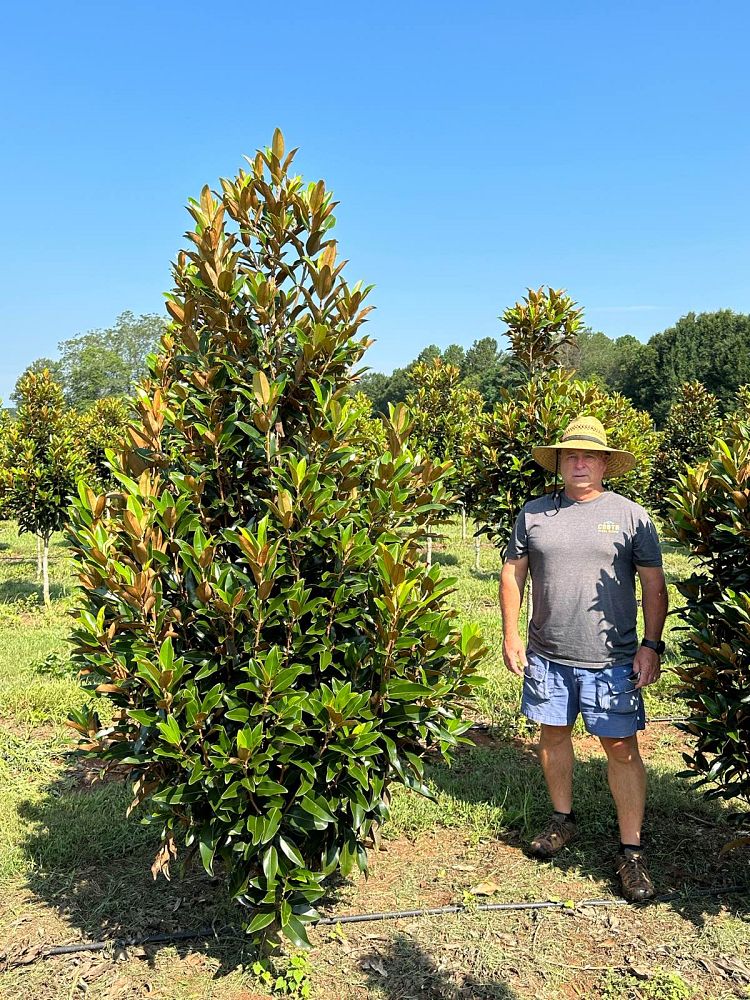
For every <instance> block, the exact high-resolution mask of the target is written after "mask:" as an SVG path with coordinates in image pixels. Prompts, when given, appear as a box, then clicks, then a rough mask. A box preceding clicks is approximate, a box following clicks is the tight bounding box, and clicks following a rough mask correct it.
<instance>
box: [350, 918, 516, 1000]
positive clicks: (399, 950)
mask: <svg viewBox="0 0 750 1000" xmlns="http://www.w3.org/2000/svg"><path fill="white" fill-rule="evenodd" d="M363 965H364V967H365V968H367V967H368V966H370V969H371V970H372V971H370V972H368V978H369V980H370V985H371V986H373V987H375V988H377V991H378V995H379V996H384V997H388V998H389V1000H403V998H405V997H416V996H422V997H426V998H427V997H429V998H430V1000H465V998H467V997H471V1000H518V994H517V993H516V992H515V991H514V990H512V989H511V988H510V986H508V985H507V984H506V983H503V982H500V981H498V980H494V979H493V980H487V979H477V978H475V977H474V976H464V975H462V974H459V975H451V974H450V973H449V972H448V971H446V970H445V969H444V968H442V967H441V966H439V965H438V964H437V963H436V962H435V960H434V959H433V958H432V956H431V955H429V954H427V952H425V951H424V950H423V949H422V948H421V947H420V945H419V944H418V943H417V942H416V941H412V940H411V938H409V937H408V936H407V935H406V934H403V933H399V934H396V935H395V936H394V937H393V939H392V940H390V941H389V942H388V944H387V945H386V947H385V948H384V949H382V950H379V951H377V952H373V953H372V954H370V955H367V956H365V958H364V963H363ZM383 973H386V975H385V976H384V975H383Z"/></svg>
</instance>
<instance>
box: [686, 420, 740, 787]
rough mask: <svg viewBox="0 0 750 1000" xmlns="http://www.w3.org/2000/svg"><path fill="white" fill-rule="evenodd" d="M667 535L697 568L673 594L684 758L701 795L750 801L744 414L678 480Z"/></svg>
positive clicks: (727, 427)
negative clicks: (681, 628)
mask: <svg viewBox="0 0 750 1000" xmlns="http://www.w3.org/2000/svg"><path fill="white" fill-rule="evenodd" d="M669 501H670V504H671V510H670V518H671V525H670V532H671V534H672V535H673V537H674V538H676V539H677V541H679V542H680V543H681V544H682V545H685V546H687V547H688V548H689V550H690V553H691V555H692V556H693V557H694V559H695V560H696V562H697V565H698V569H697V570H696V572H695V573H693V574H692V576H691V577H690V578H689V579H688V580H686V581H685V582H684V583H681V584H679V585H678V586H679V590H680V592H681V593H682V594H683V595H684V597H685V598H686V603H685V606H684V608H682V609H680V611H679V615H680V617H681V618H682V620H683V621H684V623H685V626H686V635H685V638H684V639H683V640H682V643H681V646H682V651H683V653H684V655H685V657H686V662H685V663H683V665H682V666H681V667H680V668H679V669H678V671H677V673H678V676H679V678H680V681H681V686H682V694H683V696H684V697H685V699H686V702H687V706H688V709H689V712H690V719H689V722H688V723H686V724H685V725H684V727H683V728H685V729H686V731H687V732H689V733H691V734H692V735H693V736H694V737H695V747H694V749H693V751H692V752H691V753H687V754H685V761H686V763H687V765H688V768H689V769H690V773H692V774H693V775H694V776H697V781H696V784H697V785H699V786H709V785H710V786H711V787H707V788H706V795H707V797H721V798H731V797H733V796H738V797H740V798H742V799H744V800H745V802H747V801H748V800H749V799H750V699H749V698H748V690H750V506H749V501H750V415H748V413H747V412H743V411H742V410H741V409H740V410H738V411H737V413H736V414H735V417H734V419H731V420H729V421H728V423H727V425H726V426H725V429H724V434H723V437H722V438H720V439H718V440H717V441H716V442H715V444H714V447H713V448H712V450H711V454H710V457H709V459H708V461H707V462H703V463H701V464H699V465H697V466H696V467H695V468H689V469H687V470H686V471H685V473H684V474H682V475H680V476H678V484H677V486H675V487H674V489H673V490H672V492H671V493H670V495H669Z"/></svg>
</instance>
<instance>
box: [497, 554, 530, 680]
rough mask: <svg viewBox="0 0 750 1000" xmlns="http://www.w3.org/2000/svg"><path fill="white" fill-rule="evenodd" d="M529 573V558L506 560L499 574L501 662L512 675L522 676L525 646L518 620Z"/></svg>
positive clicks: (524, 663)
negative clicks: (501, 627)
mask: <svg viewBox="0 0 750 1000" xmlns="http://www.w3.org/2000/svg"><path fill="white" fill-rule="evenodd" d="M528 571H529V558H528V556H524V557H523V559H508V561H507V562H506V563H505V564H504V566H503V568H502V571H501V573H500V611H501V612H502V616H503V660H504V661H505V666H506V667H507V668H508V670H510V672H511V673H512V674H517V675H518V676H519V677H520V676H522V675H523V669H524V667H525V666H526V644H525V643H524V642H523V640H522V639H521V636H520V635H519V634H518V618H519V615H520V613H521V601H522V600H523V590H524V586H525V584H526V574H527V573H528Z"/></svg>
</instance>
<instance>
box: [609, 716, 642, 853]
mask: <svg viewBox="0 0 750 1000" xmlns="http://www.w3.org/2000/svg"><path fill="white" fill-rule="evenodd" d="M599 739H600V741H601V744H602V746H603V747H604V751H605V753H606V754H607V777H608V779H609V788H610V791H611V792H612V798H613V799H614V800H615V806H616V808H617V822H618V823H619V826H620V840H621V841H622V843H623V844H632V845H634V846H635V845H638V846H640V843H641V827H642V826H643V812H644V809H645V806H646V768H645V767H644V766H643V761H642V760H641V755H640V752H639V750H638V737H637V736H635V735H633V736H624V737H622V738H619V739H618V738H613V737H610V736H600V737H599Z"/></svg>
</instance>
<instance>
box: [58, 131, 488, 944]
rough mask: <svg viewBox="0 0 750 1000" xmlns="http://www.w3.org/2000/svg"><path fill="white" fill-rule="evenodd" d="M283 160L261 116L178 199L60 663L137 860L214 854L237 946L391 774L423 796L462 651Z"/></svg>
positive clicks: (450, 739)
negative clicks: (163, 280) (77, 669)
mask: <svg viewBox="0 0 750 1000" xmlns="http://www.w3.org/2000/svg"><path fill="white" fill-rule="evenodd" d="M293 156H294V153H293V152H292V153H289V154H288V155H287V154H286V152H285V149H284V141H283V138H282V136H281V133H280V132H278V131H277V132H276V133H275V135H274V139H273V145H272V146H271V148H269V149H266V150H261V151H259V152H258V154H257V155H256V157H255V158H254V159H253V160H252V161H251V165H250V168H249V170H248V171H245V170H241V171H240V172H239V174H238V175H237V176H236V177H235V178H233V179H228V180H223V181H222V183H221V188H222V191H221V194H220V195H215V194H213V193H212V192H211V191H210V190H209V189H208V188H204V190H203V191H202V193H201V196H200V200H199V201H191V202H190V212H191V214H192V216H193V218H194V220H195V227H194V229H193V230H192V231H191V232H190V233H189V238H190V241H191V247H190V249H189V250H188V251H186V252H181V253H180V254H179V255H178V257H177V262H176V265H175V270H174V277H175V288H174V291H173V293H172V294H171V296H170V300H169V305H168V308H169V311H170V314H171V315H172V317H173V318H174V323H173V325H172V328H171V330H170V332H169V333H168V334H167V335H165V337H164V340H163V352H164V353H163V354H161V355H160V356H159V357H158V358H155V359H154V360H153V362H152V364H151V379H150V380H149V381H147V382H146V383H145V384H144V386H143V389H142V391H141V392H140V393H139V395H138V399H137V405H138V411H139V416H140V423H139V424H138V425H136V426H134V427H133V428H131V430H130V432H129V433H130V439H131V442H132V448H128V449H126V450H125V451H124V452H123V454H122V456H121V458H120V459H119V460H118V462H117V467H116V476H117V479H118V482H119V484H120V489H119V491H118V494H117V495H114V496H112V497H111V503H110V505H109V508H108V507H107V504H106V502H105V498H104V497H103V496H97V495H96V494H95V493H94V492H93V491H91V490H87V489H85V488H82V489H81V496H80V501H79V503H78V504H77V506H76V519H75V523H74V527H73V534H72V539H73V543H74V546H75V551H76V554H77V560H78V565H79V568H80V572H81V583H82V587H83V591H82V594H81V610H80V613H79V615H78V618H77V623H76V630H75V634H74V646H75V657H76V659H77V661H78V662H79V664H80V665H81V666H82V667H84V668H85V669H89V670H92V671H95V672H98V673H105V674H107V675H108V680H107V683H106V684H104V685H103V686H101V687H100V689H99V690H100V693H101V694H103V695H105V696H107V697H108V698H111V699H112V701H113V702H114V705H115V708H116V712H115V717H114V723H113V725H112V726H108V727H107V728H106V729H101V728H100V725H99V721H98V719H97V718H96V717H95V716H93V715H91V714H89V713H88V712H81V713H78V715H77V716H76V718H75V720H74V725H75V726H76V727H77V728H78V731H79V732H80V733H81V735H82V736H83V738H84V748H86V749H87V751H88V752H91V753H93V754H95V755H97V756H101V757H104V758H105V759H106V760H108V761H110V762H113V761H118V760H120V761H123V764H124V766H126V767H127V768H128V769H129V770H130V771H131V773H132V774H133V775H134V777H136V786H135V789H136V795H135V802H134V805H140V806H141V807H143V808H144V809H145V811H146V814H147V816H148V817H149V819H150V820H151V821H152V822H158V823H160V825H161V826H162V830H163V846H162V849H161V850H160V852H159V854H158V855H157V858H156V859H155V862H154V868H153V871H154V872H155V873H156V872H158V871H160V870H165V869H166V868H167V866H168V865H169V862H170V860H171V859H172V858H173V857H174V855H175V854H176V853H177V849H178V841H179V840H181V839H183V838H184V841H185V844H186V845H187V847H188V848H189V849H193V850H196V851H197V852H198V853H199V855H200V858H201V861H202V863H203V865H204V866H205V868H206V869H207V870H208V871H209V872H211V871H213V870H214V866H215V865H216V866H218V865H219V864H220V863H223V864H224V865H225V866H226V867H225V868H224V869H223V870H225V871H226V873H227V877H228V878H229V880H230V890H231V892H232V895H233V896H234V898H235V899H237V900H238V901H239V902H240V903H241V904H242V905H243V906H245V907H247V908H249V910H250V913H251V917H250V918H249V919H250V922H249V928H248V929H249V932H250V933H251V934H252V935H253V936H254V937H255V938H256V939H257V937H258V936H259V935H261V934H263V933H265V932H266V931H267V930H268V929H269V928H270V927H271V926H274V927H276V926H280V928H281V929H282V931H283V932H284V933H285V934H286V935H287V936H288V937H289V938H290V939H291V940H292V941H293V942H294V943H295V944H302V943H304V941H305V924H306V923H307V922H308V921H310V920H311V919H314V917H315V910H314V903H315V901H316V900H317V899H319V898H320V896H321V895H322V893H323V888H322V882H323V880H324V878H325V877H326V876H328V875H330V874H332V873H333V872H334V871H336V870H337V869H340V870H341V871H342V872H343V874H347V873H348V872H349V871H350V870H351V868H352V865H355V864H356V865H359V867H360V868H361V869H363V870H365V869H366V867H367V855H366V850H365V843H366V841H367V840H368V838H371V837H373V836H376V835H377V831H378V827H379V825H380V824H381V823H382V822H383V821H384V820H386V819H387V817H388V802H389V791H388V790H389V785H390V784H391V782H393V781H399V782H403V783H404V784H406V785H408V786H409V787H412V788H415V789H417V790H419V791H422V792H425V793H426V792H427V789H426V787H425V785H424V779H423V758H424V754H425V752H426V751H427V749H428V748H430V747H433V748H435V749H437V750H439V751H441V752H443V753H444V754H447V753H449V752H450V750H451V747H453V746H455V744H456V742H457V739H458V738H459V735H460V734H461V733H462V732H463V731H464V730H465V729H466V728H467V726H468V723H466V722H462V721H461V720H460V719H459V712H460V708H459V705H460V701H461V699H463V698H464V697H466V696H467V695H469V694H470V693H471V690H472V685H473V683H474V680H473V671H474V669H475V663H476V661H477V658H478V657H479V655H480V654H481V642H480V641H479V639H478V638H477V636H476V635H475V632H474V629H473V628H468V629H466V630H465V631H464V632H463V633H462V634H458V633H457V632H456V630H455V629H454V628H453V624H452V620H453V617H454V615H455V612H454V611H453V609H452V608H451V607H450V606H449V604H448V603H447V601H446V594H447V593H448V592H449V590H450V589H451V583H452V581H450V580H445V579H442V577H441V575H440V570H439V567H434V568H433V569H432V570H431V571H427V570H426V568H425V567H424V565H423V564H422V563H421V562H420V559H419V549H420V543H421V541H422V538H423V536H424V530H425V529H424V524H425V521H426V519H427V517H428V516H431V515H432V514H433V513H434V512H435V511H439V510H440V509H442V507H443V505H444V503H445V499H446V496H447V494H446V488H445V483H444V480H445V476H446V473H447V471H448V470H447V467H446V466H440V465H435V464H434V463H432V462H430V461H424V460H423V461H419V462H418V463H417V461H416V460H415V457H414V455H413V454H412V452H411V450H410V448H409V446H408V432H409V421H408V418H407V414H406V411H405V409H404V408H403V407H400V408H397V409H396V410H394V412H393V417H392V419H391V420H390V421H389V422H388V425H387V428H386V431H387V441H388V450H387V451H386V452H385V453H384V454H382V455H380V456H378V457H377V458H376V459H375V460H374V462H370V460H369V459H368V457H367V450H366V447H365V444H364V442H362V440H361V439H359V438H358V437H356V436H355V435H354V431H353V428H354V425H355V424H356V422H357V420H358V418H359V412H358V411H357V407H356V405H355V404H354V403H353V401H352V400H351V398H350V397H349V396H348V393H349V390H350V388H351V384H352V375H351V373H352V371H353V369H354V367H355V366H356V365H357V363H358V362H359V361H360V359H361V357H362V355H363V353H364V351H365V349H366V347H367V345H368V341H367V339H366V338H361V339H357V335H358V333H359V330H360V327H361V324H362V322H363V321H364V318H365V314H366V312H367V308H366V307H365V305H364V302H365V298H366V295H367V293H368V289H367V288H364V287H363V286H362V285H361V284H356V285H353V286H350V285H349V284H348V283H347V282H346V280H345V279H344V277H343V274H342V271H343V267H344V262H343V261H340V260H339V259H338V255H337V248H336V243H335V241H334V240H333V239H332V235H331V231H332V227H333V224H334V218H333V208H334V202H333V199H332V195H331V193H330V192H328V191H327V190H326V188H325V184H324V182H323V181H319V182H318V183H312V184H308V185H306V184H304V183H303V181H302V179H301V178H300V177H296V176H293V175H292V174H290V173H289V167H290V164H291V162H292V159H293ZM368 462H369V465H368ZM363 466H367V477H368V479H369V481H370V482H371V483H372V489H371V490H368V491H367V492H364V491H362V490H361V489H360V483H361V482H362V468H363Z"/></svg>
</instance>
